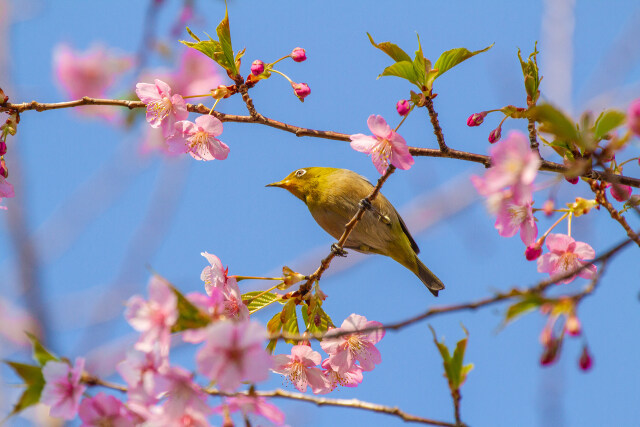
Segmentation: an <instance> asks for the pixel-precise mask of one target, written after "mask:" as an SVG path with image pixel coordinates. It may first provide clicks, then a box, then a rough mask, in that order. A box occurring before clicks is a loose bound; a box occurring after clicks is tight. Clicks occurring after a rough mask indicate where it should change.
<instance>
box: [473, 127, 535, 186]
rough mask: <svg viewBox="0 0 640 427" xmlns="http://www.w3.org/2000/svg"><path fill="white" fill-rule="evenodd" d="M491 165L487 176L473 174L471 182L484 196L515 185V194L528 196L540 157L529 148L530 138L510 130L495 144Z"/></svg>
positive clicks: (491, 152) (492, 148)
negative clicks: (505, 136)
mask: <svg viewBox="0 0 640 427" xmlns="http://www.w3.org/2000/svg"><path fill="white" fill-rule="evenodd" d="M489 153H490V155H491V167H490V168H489V170H487V172H486V173H485V174H484V176H483V177H478V176H472V177H471V181H472V183H473V185H474V186H475V187H476V190H478V192H479V193H480V194H482V195H483V196H488V195H490V194H493V193H496V192H498V191H501V190H502V189H504V188H505V187H508V186H512V191H513V193H514V196H515V197H524V198H526V197H527V195H528V194H529V193H531V192H532V190H531V184H532V183H533V180H534V179H535V177H536V175H537V173H538V167H539V166H540V157H539V156H538V155H537V154H536V153H534V152H533V151H531V149H530V148H529V140H528V139H527V137H526V136H525V135H524V134H522V133H521V132H517V131H513V132H511V133H509V135H508V137H507V139H505V140H504V141H502V142H500V143H499V144H495V145H493V146H492V147H491V148H490V150H489Z"/></svg>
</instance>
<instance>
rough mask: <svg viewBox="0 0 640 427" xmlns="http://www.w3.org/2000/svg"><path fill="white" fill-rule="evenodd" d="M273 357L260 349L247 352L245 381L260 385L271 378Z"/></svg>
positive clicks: (245, 356) (245, 357)
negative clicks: (270, 370)
mask: <svg viewBox="0 0 640 427" xmlns="http://www.w3.org/2000/svg"><path fill="white" fill-rule="evenodd" d="M271 363H272V360H271V357H270V356H269V354H267V352H266V351H265V350H264V348H262V347H259V348H255V349H252V350H250V351H247V352H246V353H245V355H244V366H243V367H244V372H243V380H244V381H250V382H252V383H258V382H260V381H264V380H266V379H267V378H269V369H271Z"/></svg>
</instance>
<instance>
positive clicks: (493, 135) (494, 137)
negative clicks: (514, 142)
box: [489, 126, 502, 144]
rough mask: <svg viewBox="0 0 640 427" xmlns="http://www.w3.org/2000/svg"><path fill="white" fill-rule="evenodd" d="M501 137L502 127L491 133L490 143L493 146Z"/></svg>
mask: <svg viewBox="0 0 640 427" xmlns="http://www.w3.org/2000/svg"><path fill="white" fill-rule="evenodd" d="M501 135H502V127H501V126H498V127H497V128H495V129H494V130H492V131H491V133H489V142H490V143H491V144H493V143H496V142H498V141H500V136H501Z"/></svg>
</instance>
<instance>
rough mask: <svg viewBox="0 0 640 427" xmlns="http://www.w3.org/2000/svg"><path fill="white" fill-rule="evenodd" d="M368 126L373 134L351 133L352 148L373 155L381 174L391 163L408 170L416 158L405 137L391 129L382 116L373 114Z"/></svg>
mask: <svg viewBox="0 0 640 427" xmlns="http://www.w3.org/2000/svg"><path fill="white" fill-rule="evenodd" d="M367 126H369V130H370V131H371V132H372V133H373V135H372V136H369V135H363V134H361V133H358V134H355V135H351V148H353V149H354V150H356V151H360V152H361V153H366V154H370V155H371V160H373V165H374V166H375V167H376V169H377V170H378V172H380V174H381V175H382V174H384V172H385V171H386V170H387V168H388V167H389V163H391V164H392V165H393V166H395V167H397V168H398V169H403V170H407V169H409V168H410V167H411V165H413V163H414V160H413V157H412V156H411V153H409V148H408V147H407V143H406V141H405V140H404V138H403V137H401V136H400V135H398V134H397V133H396V132H395V131H393V130H391V128H390V127H389V125H388V124H387V122H386V120H385V119H384V118H383V117H382V116H376V115H371V116H369V119H367Z"/></svg>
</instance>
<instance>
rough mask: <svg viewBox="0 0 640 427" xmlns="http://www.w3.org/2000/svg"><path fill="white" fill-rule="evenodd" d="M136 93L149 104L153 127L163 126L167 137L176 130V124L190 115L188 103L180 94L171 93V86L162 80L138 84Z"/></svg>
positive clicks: (148, 114)
mask: <svg viewBox="0 0 640 427" xmlns="http://www.w3.org/2000/svg"><path fill="white" fill-rule="evenodd" d="M136 95H138V98H140V100H141V101H142V102H144V103H145V104H146V105H147V122H149V124H150V125H151V127H154V128H157V127H161V128H162V134H163V135H164V137H165V138H168V137H169V136H171V135H172V134H173V132H174V130H175V129H174V124H175V123H176V122H177V121H178V120H184V119H186V118H187V117H188V115H189V113H188V112H187V104H186V103H185V102H184V99H182V96H180V95H177V94H176V95H171V88H170V87H169V85H168V84H166V83H165V82H163V81H162V80H158V79H156V80H155V84H149V83H138V84H136Z"/></svg>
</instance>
